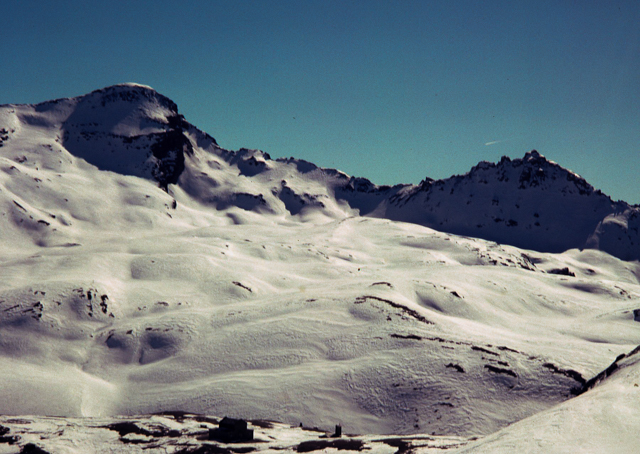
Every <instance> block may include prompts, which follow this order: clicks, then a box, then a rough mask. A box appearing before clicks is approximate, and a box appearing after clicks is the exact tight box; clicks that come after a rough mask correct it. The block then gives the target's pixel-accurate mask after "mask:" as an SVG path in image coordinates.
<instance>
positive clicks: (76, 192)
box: [0, 85, 640, 446]
mask: <svg viewBox="0 0 640 454" xmlns="http://www.w3.org/2000/svg"><path fill="white" fill-rule="evenodd" d="M102 119H104V122H102ZM0 132H1V135H0V137H1V138H2V147H1V148H0V213H1V215H0V244H1V246H2V255H1V256H0V276H2V279H1V280H0V382H1V383H2V387H0V414H10V415H19V414H36V415H49V416H75V417H80V416H91V417H106V416H113V415H123V414H124V415H134V414H148V413H154V412H161V411H170V410H181V411H188V412H194V413H203V414H204V413H206V414H216V415H229V416H235V417H242V418H254V419H256V418H263V419H271V420H279V421H283V422H285V423H289V424H295V425H297V424H299V423H300V422H302V423H303V424H304V425H305V426H318V427H321V428H324V429H327V430H328V429H330V428H333V427H334V425H335V424H343V425H344V426H345V427H348V428H349V431H351V432H356V433H386V434H389V433H396V434H409V433H423V434H438V435H447V436H463V437H472V436H483V435H487V434H491V433H493V432H495V431H498V430H509V427H508V426H509V425H510V424H512V423H515V422H517V421H521V424H523V425H521V426H512V427H525V428H526V427H529V428H530V426H528V425H527V424H528V423H526V421H528V420H527V418H529V417H531V418H536V416H535V415H537V414H538V413H540V412H543V413H540V414H545V413H544V412H553V411H555V410H554V409H558V408H560V409H562V408H573V407H570V406H571V405H574V404H572V402H574V401H575V402H584V401H585V399H590V397H589V396H594V395H598V394H597V393H598V392H599V391H598V388H599V386H595V387H593V388H592V389H591V388H589V389H588V390H587V388H588V387H589V386H588V385H590V384H591V383H592V381H591V379H592V378H593V377H596V376H597V375H598V374H599V373H600V372H601V371H603V370H606V369H607V367H610V365H611V364H612V362H613V361H614V360H615V359H616V358H617V357H618V355H620V354H622V353H625V354H626V353H628V352H630V351H631V350H632V349H633V348H635V346H636V345H638V344H640V325H639V324H638V322H637V321H636V320H637V319H640V315H637V314H640V312H639V311H640V284H639V280H640V266H639V265H638V262H637V261H632V260H635V259H637V258H638V257H637V252H638V249H637V244H638V243H637V239H636V238H637V231H638V219H639V216H638V214H637V213H638V208H637V207H630V206H628V205H627V204H624V203H623V202H613V201H611V200H610V199H609V198H608V197H607V196H605V195H603V194H601V193H600V192H598V191H596V190H594V189H593V188H591V187H590V186H589V185H588V184H587V183H586V182H585V181H584V180H582V179H581V178H580V177H578V176H577V175H575V174H573V173H571V172H569V171H567V170H565V169H562V168H561V167H560V166H558V165H557V164H555V163H552V162H550V161H547V160H546V159H545V158H543V157H542V156H541V155H539V154H538V153H535V152H531V153H528V154H527V155H526V156H525V158H524V159H516V160H513V161H512V160H509V159H507V158H505V159H503V160H502V161H501V162H500V163H498V164H490V163H481V164H479V165H478V166H477V167H476V168H474V169H472V171H471V172H470V173H469V174H467V175H464V176H457V177H452V178H451V179H448V180H442V181H432V180H425V182H423V183H422V184H421V185H419V186H409V185H398V186H393V187H380V186H376V185H375V184H373V183H371V182H369V181H368V180H366V179H362V178H354V177H349V176H347V175H345V174H344V173H342V172H339V171H335V170H330V169H322V168H319V167H317V166H315V165H313V164H311V163H308V162H305V161H300V160H296V159H293V158H290V159H278V160H272V159H271V158H270V157H269V155H268V154H266V153H263V152H261V151H258V150H247V149H242V150H239V151H237V152H234V151H228V150H224V149H222V148H220V147H219V146H218V145H217V143H216V141H215V140H214V139H213V138H212V137H211V136H209V135H207V134H206V133H204V132H202V131H199V130H198V129H197V128H196V127H194V126H192V125H190V124H189V123H187V122H186V121H185V120H184V119H183V118H182V117H181V116H180V114H179V113H178V110H177V107H176V106H175V104H174V103H173V102H171V101H170V100H168V99H166V98H164V97H163V96H161V95H159V94H157V93H155V92H154V91H153V90H151V89H150V88H148V87H144V86H137V85H121V86H116V87H109V88H107V89H104V90H99V91H96V92H93V93H91V94H89V95H87V96H85V97H80V98H71V99H63V100H58V101H54V102H48V103H43V104H39V105H36V106H25V105H9V106H2V107H0ZM65 134H66V136H65ZM514 185H515V186H514ZM361 215H367V217H365V216H361ZM385 217H389V218H392V219H395V220H389V219H384V218H385ZM497 219H499V220H497ZM398 221H410V222H412V223H404V222H398ZM445 221H446V222H445ZM481 223H483V224H482V226H479V225H480V224H481ZM536 223H538V224H539V225H536ZM419 224H425V225H428V226H433V227H436V228H438V229H440V228H441V229H442V230H443V231H439V230H433V229H431V228H429V227H425V226H424V225H419ZM446 230H450V231H454V232H457V233H460V234H466V235H468V236H458V235H455V234H451V233H445V232H444V231H446ZM481 234H482V235H481ZM483 235H484V236H486V237H489V238H491V239H493V240H496V241H499V243H496V242H492V241H486V240H482V239H478V238H477V237H481V236H483ZM508 243H513V244H516V245H520V246H523V247H524V246H526V247H527V248H528V249H526V250H525V249H518V248H517V247H514V246H508V245H506V244H508ZM585 245H586V246H587V247H589V248H590V249H583V250H580V248H582V247H583V246H585ZM599 249H600V250H599ZM550 250H555V251H558V253H550V252H549V251H550ZM608 252H609V253H608ZM625 260H626V261H625ZM631 356H633V357H635V355H630V357H631ZM625 361H631V360H630V359H625ZM621 364H622V363H621ZM624 364H626V363H624ZM634 367H635V366H634ZM632 369H633V368H632V367H631V366H630V367H629V368H628V369H625V370H629V371H631V370H632ZM633 370H635V369H633ZM620 376H622V375H620ZM614 378H615V375H612V376H611V380H614ZM607 380H608V378H607ZM607 380H604V381H602V384H603V385H602V387H604V386H605V385H604V384H606V383H609V382H608V381H607ZM611 383H614V381H611ZM606 386H609V385H606ZM625 386H626V385H625ZM607 389H608V390H610V392H612V393H613V392H615V388H614V387H612V386H609V387H608V388H607ZM578 394H580V396H579V397H575V396H576V395H578ZM576 405H577V404H576ZM594 405H595V404H594ZM598 405H600V404H598ZM576 408H577V407H576ZM562 411H563V412H564V410H562ZM629 412H631V413H633V412H632V411H631V410H629ZM562 414H564V415H568V416H567V417H568V418H578V416H576V413H575V412H573V411H570V412H568V413H562ZM634 415H635V416H634ZM633 417H635V418H637V415H636V414H635V413H633V415H632V416H631V418H632V419H633ZM636 421H637V419H636ZM567 424H569V423H567ZM505 427H506V429H505ZM523 430H524V429H523ZM526 430H530V429H526ZM531 430H532V429H531ZM567 430H569V429H567ZM571 430H573V429H571ZM514 433H515V432H514ZM517 433H518V434H520V435H518V436H523V437H524V435H522V434H523V433H524V432H517ZM580 433H582V432H580ZM625 433H626V432H625ZM1 436H3V435H2V434H0V437H1ZM576 436H578V435H576ZM580 436H581V435H580ZM491 440H492V439H489V438H487V439H486V441H487V442H489V441H491ZM492 443H493V442H492ZM0 445H1V442H0ZM456 446H458V445H456ZM469 446H471V445H469Z"/></svg>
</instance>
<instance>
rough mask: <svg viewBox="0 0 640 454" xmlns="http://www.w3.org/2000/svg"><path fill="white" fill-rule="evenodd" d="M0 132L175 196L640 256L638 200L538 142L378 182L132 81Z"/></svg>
mask: <svg viewBox="0 0 640 454" xmlns="http://www.w3.org/2000/svg"><path fill="white" fill-rule="evenodd" d="M0 132H1V133H2V134H0V146H4V154H5V156H7V157H9V158H11V154H12V153H13V154H15V155H16V156H14V158H15V159H22V158H23V157H24V158H25V160H28V159H29V157H28V155H29V153H34V155H33V156H32V158H31V159H32V162H36V161H37V160H38V159H42V153H43V152H42V150H44V149H47V147H49V149H56V150H57V151H58V152H60V153H62V155H63V156H65V157H67V160H66V161H68V162H72V161H73V160H74V159H78V158H79V159H80V160H82V161H83V162H86V163H88V164H90V165H93V166H95V167H96V168H97V169H99V170H103V171H111V172H115V173H117V174H120V175H127V176H136V177H141V178H144V179H147V180H150V181H154V182H155V183H156V184H157V186H158V187H160V188H161V189H164V191H165V192H167V193H169V194H170V195H172V196H173V197H174V199H175V197H178V196H179V195H180V194H183V195H184V196H185V197H188V198H189V199H190V200H191V201H193V202H195V203H198V204H204V205H207V206H211V207H214V208H216V209H217V210H227V209H228V208H230V207H239V208H242V209H243V210H245V211H247V212H252V213H257V214H260V215H274V216H285V217H289V216H290V217H293V218H296V219H297V220H302V221H308V220H316V221H317V220H321V219H324V220H325V221H330V220H333V219H342V218H345V217H348V216H353V215H357V214H360V215H364V216H372V217H380V218H387V219H392V220H396V221H404V222H410V223H415V224H419V225H423V226H427V227H431V228H434V229H437V230H440V231H444V232H449V233H455V234H460V235H467V236H473V237H477V238H483V239H487V240H491V241H496V242H498V243H504V244H510V245H515V246H518V247H521V248H527V249H534V250H538V251H545V252H561V251H564V250H567V249H572V248H585V247H586V248H595V249H600V250H603V251H606V252H608V253H610V254H612V255H615V256H616V257H619V258H622V259H624V260H635V259H640V234H639V227H640V210H639V209H638V207H633V206H630V205H628V204H627V203H625V202H614V201H612V200H611V199H610V198H609V197H608V196H606V195H605V194H603V193H602V192H600V191H598V190H595V189H594V188H593V187H592V186H591V185H589V184H588V183H587V182H586V181H585V180H584V179H583V178H581V177H580V176H578V175H576V174H575V173H573V172H571V171H569V170H567V169H564V168H562V167H561V166H559V165H558V164H556V163H554V162H551V161H549V160H547V159H546V158H545V157H544V156H542V155H541V154H540V153H538V152H537V151H535V150H534V151H532V152H529V153H527V154H526V155H525V156H524V157H523V158H522V159H514V160H511V159H509V158H507V157H504V158H502V160H501V161H500V162H498V163H489V162H481V163H479V164H478V165H477V166H475V167H474V168H472V169H471V170H470V171H469V172H468V173H467V174H465V175H457V176H453V177H451V178H448V179H444V180H432V179H425V180H424V181H423V182H422V183H420V184H419V185H396V186H393V187H390V186H378V185H375V184H373V183H371V182H370V181H369V180H367V179H364V178H356V177H349V176H348V175H345V174H344V173H342V172H340V171H337V170H333V169H323V168H319V167H317V166H315V165H314V164H312V163H309V162H306V161H302V160H297V159H293V158H289V159H277V160H272V159H271V158H270V156H269V155H268V154H266V153H263V152H261V151H258V150H247V149H241V150H239V151H229V150H225V149H222V148H220V147H219V146H218V145H217V143H216V141H215V139H213V138H212V137H211V136H209V135H208V134H206V133H204V132H202V131H200V130H199V129H197V128H196V127H194V126H193V125H191V124H189V123H187V122H186V121H185V119H184V118H183V117H182V116H181V115H180V114H179V113H178V107H177V105H176V104H175V103H174V102H173V101H171V100H170V99H168V98H166V97H165V96H163V95H161V94H159V93H157V92H156V91H154V90H153V89H151V88H150V87H146V86H142V85H136V84H123V85H116V86H112V87H107V88H104V89H101V90H96V91H94V92H92V93H90V94H88V95H85V96H80V97H77V98H70V99H60V100H55V101H49V102H45V103H41V104H38V105H35V106H28V105H8V106H2V107H0ZM16 139H17V140H16ZM12 145H16V146H12ZM25 145H26V146H25ZM20 154H21V155H20ZM18 155H19V156H18ZM64 161H65V160H64V159H63V160H61V164H62V162H64ZM35 178H38V177H35ZM59 196H61V197H62V196H63V195H62V194H60V195H59ZM178 198H179V197H178ZM45 208H46V207H41V209H45Z"/></svg>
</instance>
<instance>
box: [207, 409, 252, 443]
mask: <svg viewBox="0 0 640 454" xmlns="http://www.w3.org/2000/svg"><path fill="white" fill-rule="evenodd" d="M209 440H215V441H219V442H221V443H244V442H247V441H252V440H253V429H247V421H245V420H244V419H233V418H227V417H226V416H225V417H224V418H223V419H222V421H220V423H219V424H218V428H217V429H209Z"/></svg>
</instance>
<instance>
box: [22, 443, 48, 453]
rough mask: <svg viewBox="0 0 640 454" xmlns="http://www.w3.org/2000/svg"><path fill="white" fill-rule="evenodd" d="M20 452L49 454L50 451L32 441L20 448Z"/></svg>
mask: <svg viewBox="0 0 640 454" xmlns="http://www.w3.org/2000/svg"><path fill="white" fill-rule="evenodd" d="M20 454H50V453H49V452H48V451H45V450H44V449H42V448H40V447H39V446H37V445H34V444H33V443H27V444H26V445H24V446H23V447H22V449H21V450H20Z"/></svg>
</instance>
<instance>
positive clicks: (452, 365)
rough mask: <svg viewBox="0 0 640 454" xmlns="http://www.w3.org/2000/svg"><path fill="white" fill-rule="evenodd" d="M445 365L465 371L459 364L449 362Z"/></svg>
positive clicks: (461, 371)
mask: <svg viewBox="0 0 640 454" xmlns="http://www.w3.org/2000/svg"><path fill="white" fill-rule="evenodd" d="M445 367H449V368H453V369H455V370H457V371H458V372H460V373H463V374H464V373H465V370H464V368H463V367H462V366H460V365H459V364H453V363H449V364H447V365H446V366H445Z"/></svg>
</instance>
